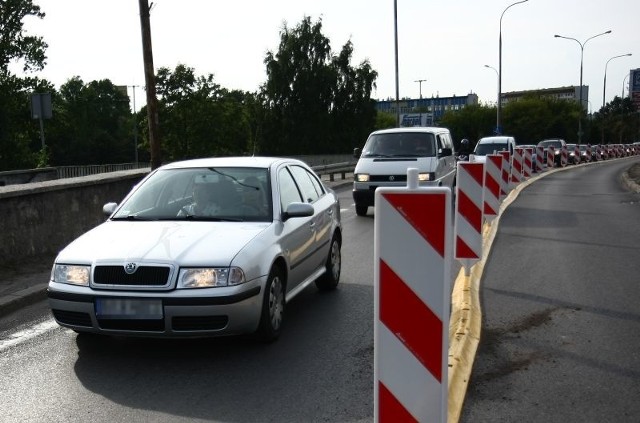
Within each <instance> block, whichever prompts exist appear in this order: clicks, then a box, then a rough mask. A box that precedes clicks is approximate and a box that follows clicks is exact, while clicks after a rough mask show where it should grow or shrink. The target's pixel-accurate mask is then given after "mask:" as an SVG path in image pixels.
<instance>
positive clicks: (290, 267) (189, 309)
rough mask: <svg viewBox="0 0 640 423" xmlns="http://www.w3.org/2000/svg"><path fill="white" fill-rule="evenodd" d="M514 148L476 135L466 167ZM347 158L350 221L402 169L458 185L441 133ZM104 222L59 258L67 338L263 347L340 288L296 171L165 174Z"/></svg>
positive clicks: (322, 221)
mask: <svg viewBox="0 0 640 423" xmlns="http://www.w3.org/2000/svg"><path fill="white" fill-rule="evenodd" d="M465 145H466V143H465ZM537 146H542V147H545V148H544V152H545V154H546V153H547V151H548V148H547V147H549V146H553V147H554V150H553V151H554V155H555V156H556V164H557V165H558V166H559V165H561V164H562V162H561V160H560V155H561V152H562V151H563V150H565V149H567V148H569V150H570V151H572V152H574V154H575V153H577V155H574V157H573V159H570V163H579V162H580V160H581V158H583V159H584V160H587V161H589V160H599V159H606V158H609V157H623V156H625V155H631V154H640V144H633V145H622V144H611V145H606V146H588V145H586V144H585V145H580V146H575V147H573V146H572V145H571V144H569V145H568V144H567V143H566V142H565V141H564V140H562V139H547V140H543V141H540V142H539V143H538V144H537ZM518 147H523V146H522V145H521V146H518V145H517V143H516V140H515V138H514V137H512V136H492V137H485V138H482V139H480V140H479V141H478V143H477V144H476V146H475V149H474V151H473V154H471V155H469V156H468V159H469V160H473V161H480V162H482V161H483V160H484V159H485V157H486V155H487V154H492V153H496V152H500V151H509V152H510V153H511V154H513V152H514V150H515V149H516V148H518ZM531 147H535V146H533V145H531ZM354 156H355V157H357V158H358V163H357V165H356V167H355V171H354V185H353V199H354V202H355V209H356V214H357V215H359V216H364V215H366V214H367V209H368V207H370V206H373V205H374V198H375V196H374V193H375V190H376V189H377V187H380V186H405V185H406V181H407V180H406V177H407V176H406V174H407V168H410V167H415V168H417V169H418V172H419V181H418V183H419V185H420V186H446V187H449V188H450V189H451V190H455V187H456V176H457V174H456V172H457V165H456V161H457V157H458V156H456V154H455V149H454V144H453V140H452V137H451V134H450V132H449V130H448V129H446V128H436V127H419V128H394V129H387V130H382V131H375V132H373V133H371V134H370V136H369V137H368V139H367V142H366V143H365V145H364V147H363V149H362V152H360V150H359V149H355V150H354ZM461 157H462V156H461ZM464 157H467V156H464ZM534 157H535V155H534ZM545 160H546V158H545ZM103 212H104V214H105V216H106V221H105V222H104V223H102V224H100V225H98V226H97V227H95V228H93V229H92V230H90V231H88V232H86V233H85V234H83V235H81V236H80V237H78V238H77V239H75V240H74V241H73V242H71V243H70V244H69V245H68V246H66V247H65V248H64V249H63V250H62V251H60V253H59V254H58V256H57V257H56V259H55V261H54V264H53V268H52V271H51V278H50V281H49V285H48V291H47V294H48V298H49V306H50V308H51V311H52V314H53V316H54V318H55V320H56V322H57V323H58V324H60V325H61V326H64V327H68V328H70V329H72V330H74V331H76V332H78V333H92V334H100V335H128V336H150V337H201V336H222V335H240V334H254V335H256V336H257V337H258V338H259V339H261V340H264V341H268V342H270V341H274V340H275V339H277V338H278V337H279V335H280V333H281V330H282V325H283V322H284V317H285V307H286V304H287V303H288V302H289V301H291V300H293V299H294V298H295V297H296V296H297V295H298V294H300V293H301V292H302V291H303V290H304V289H305V288H306V287H307V286H309V285H312V284H315V286H316V287H317V289H319V290H322V291H326V290H333V289H335V288H336V287H337V285H338V283H339V280H340V274H341V262H342V260H341V246H342V237H343V235H342V224H341V215H340V202H339V200H338V197H337V195H336V194H335V193H334V192H333V191H332V190H331V189H330V188H328V187H326V186H325V184H324V183H323V182H322V180H321V179H320V178H319V177H318V176H317V175H316V173H315V172H314V171H313V170H312V169H311V168H310V167H309V166H308V165H307V164H305V163H304V162H302V161H299V160H295V159H288V158H274V157H217V158H207V159H195V160H187V161H180V162H175V163H171V164H167V165H164V166H162V167H160V168H158V169H155V170H153V171H152V172H150V173H149V174H148V175H147V176H146V177H145V178H144V179H143V180H142V181H141V182H140V183H138V184H137V185H136V186H135V187H133V189H132V190H131V192H130V193H129V194H128V195H127V196H126V197H125V198H124V199H123V200H122V202H121V203H120V204H116V203H108V204H106V205H105V206H104V207H103Z"/></svg>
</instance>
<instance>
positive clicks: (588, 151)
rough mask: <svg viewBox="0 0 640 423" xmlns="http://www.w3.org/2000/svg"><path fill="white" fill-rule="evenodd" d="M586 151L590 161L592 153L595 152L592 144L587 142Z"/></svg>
mask: <svg viewBox="0 0 640 423" xmlns="http://www.w3.org/2000/svg"><path fill="white" fill-rule="evenodd" d="M585 152H586V161H587V162H590V161H591V157H592V154H593V153H592V150H591V144H587V148H586V150H585Z"/></svg>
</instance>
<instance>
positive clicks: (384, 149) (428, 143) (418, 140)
mask: <svg viewBox="0 0 640 423" xmlns="http://www.w3.org/2000/svg"><path fill="white" fill-rule="evenodd" d="M435 155H436V149H435V140H434V136H433V134H432V133H428V132H395V133H388V134H374V135H371V136H370V137H369V139H368V140H367V143H366V144H365V146H364V148H363V149H362V157H434V156H435Z"/></svg>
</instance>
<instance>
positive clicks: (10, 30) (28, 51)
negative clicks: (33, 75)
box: [0, 0, 47, 77]
mask: <svg viewBox="0 0 640 423" xmlns="http://www.w3.org/2000/svg"><path fill="white" fill-rule="evenodd" d="M29 16H34V17H37V18H40V19H42V18H44V17H45V14H44V13H43V12H41V11H40V6H38V5H35V4H33V1H32V0H4V1H2V2H0V77H3V76H6V75H7V74H8V73H9V70H8V67H9V64H10V63H11V62H12V61H16V62H17V61H22V62H23V70H24V71H30V70H40V69H42V68H43V67H44V64H45V59H46V56H45V50H46V49H47V43H45V42H44V40H43V39H42V37H38V36H33V35H27V34H25V32H24V31H23V29H22V26H23V21H24V19H25V18H27V17H29Z"/></svg>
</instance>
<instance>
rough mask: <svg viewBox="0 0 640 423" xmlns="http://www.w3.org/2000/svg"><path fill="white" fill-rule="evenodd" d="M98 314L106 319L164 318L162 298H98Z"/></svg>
mask: <svg viewBox="0 0 640 423" xmlns="http://www.w3.org/2000/svg"><path fill="white" fill-rule="evenodd" d="M96 316H97V317H99V318H104V319H162V317H163V312H162V300H156V299H126V298H96Z"/></svg>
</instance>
